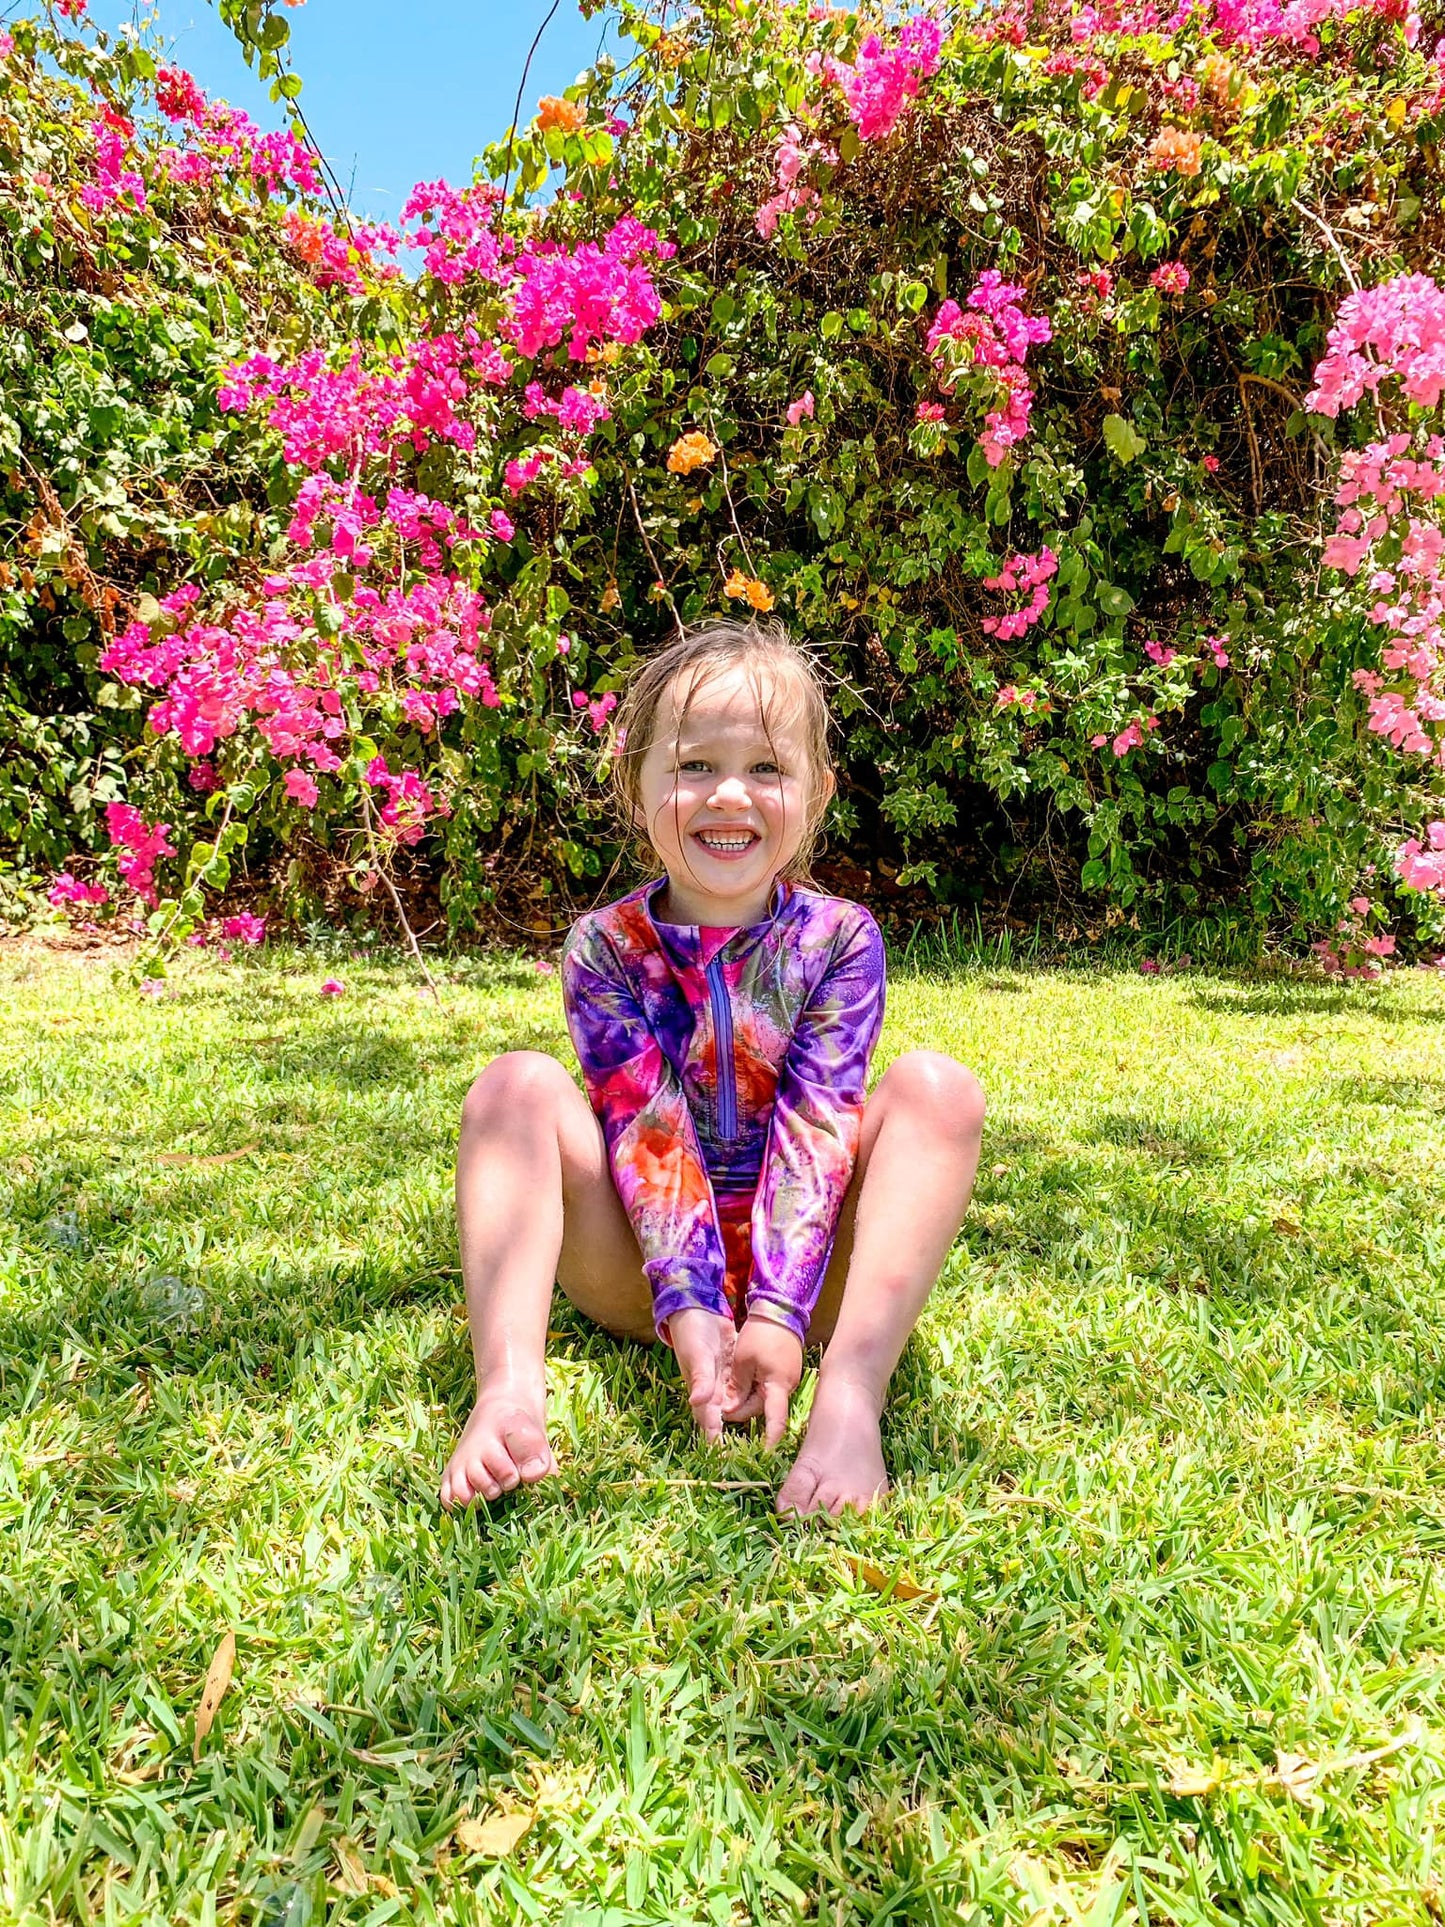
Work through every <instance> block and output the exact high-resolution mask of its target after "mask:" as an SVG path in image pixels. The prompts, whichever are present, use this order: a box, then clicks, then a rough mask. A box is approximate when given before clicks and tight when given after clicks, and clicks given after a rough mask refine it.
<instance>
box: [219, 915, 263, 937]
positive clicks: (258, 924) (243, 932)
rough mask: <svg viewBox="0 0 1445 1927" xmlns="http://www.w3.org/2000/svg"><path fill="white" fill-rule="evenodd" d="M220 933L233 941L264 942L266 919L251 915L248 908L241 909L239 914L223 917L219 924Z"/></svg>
mask: <svg viewBox="0 0 1445 1927" xmlns="http://www.w3.org/2000/svg"><path fill="white" fill-rule="evenodd" d="M221 935H222V936H223V937H229V938H230V939H231V940H232V941H233V942H235V943H264V942H265V941H266V919H265V918H264V917H253V916H252V915H251V913H250V911H249V910H243V911H242V912H241V913H240V915H239V916H235V917H227V918H226V919H225V921H224V922H223V923H222V925H221Z"/></svg>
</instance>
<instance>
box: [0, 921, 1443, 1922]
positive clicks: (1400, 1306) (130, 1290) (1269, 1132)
mask: <svg viewBox="0 0 1445 1927" xmlns="http://www.w3.org/2000/svg"><path fill="white" fill-rule="evenodd" d="M332 973H334V974H336V975H339V976H342V977H344V978H345V980H346V983H347V991H346V995H345V996H344V998H341V999H338V1000H334V1001H333V1000H325V999H322V998H321V997H319V996H318V994H317V993H318V986H319V984H320V982H321V980H322V979H323V978H324V977H325V976H327V975H328V974H332ZM445 979H446V981H445V982H444V986H443V989H444V996H445V1008H444V1010H442V1011H438V1010H437V1008H436V1007H435V1006H434V1005H433V1004H432V1003H431V1002H430V1000H429V999H427V998H425V997H423V996H421V995H419V994H418V992H417V989H416V986H415V981H414V979H413V978H412V977H411V976H410V975H409V974H408V973H407V972H406V971H405V970H404V969H402V968H401V967H400V966H391V965H388V964H386V963H383V962H371V961H356V960H353V959H351V958H342V957H341V956H340V955H339V954H326V955H318V953H316V952H311V953H306V952H300V951H296V952H282V953H279V954H278V955H276V956H274V957H268V958H264V959H259V960H258V959H248V960H246V961H244V962H241V963H238V964H236V965H232V966H231V967H230V968H223V967H221V966H218V965H215V964H211V963H208V962H206V961H205V960H204V959H200V958H194V959H190V960H188V961H187V962H186V963H185V964H184V965H183V966H182V967H181V969H180V971H179V972H178V974H177V976H176V978H175V979H174V980H173V984H172V986H171V988H170V989H169V990H168V992H167V994H166V995H165V996H164V997H163V998H161V999H157V1000H154V1001H151V1000H146V999H143V998H141V997H140V996H139V995H138V994H137V992H136V990H135V989H134V988H133V987H132V985H131V984H130V983H129V982H128V980H127V978H126V975H125V972H124V970H123V968H122V967H121V966H120V965H119V964H118V963H116V962H113V961H109V960H107V959H105V958H104V957H103V956H102V957H99V958H87V957H84V956H71V955H62V956H51V955H48V954H47V953H45V952H44V951H42V950H40V949H39V948H36V947H21V946H19V945H14V944H12V945H9V946H7V947H5V948H3V949H0V1022H3V1039H4V1042H3V1053H4V1054H3V1063H0V1167H3V1173H0V1185H3V1191H4V1200H5V1211H6V1230H5V1234H4V1243H3V1250H0V1700H3V1704H0V1918H3V1920H5V1921H7V1922H8V1921H12V1920H15V1921H18V1920H30V1919H35V1920H44V1919H48V1918H52V1917H57V1916H58V1917H62V1918H67V1919H70V1918H75V1919H79V1918H90V1917H94V1918H97V1919H104V1920H106V1921H107V1922H123V1921H131V1920H137V1921H139V1920H147V1921H157V1922H159V1921H167V1920H186V1921H191V1920H194V1921H209V1920H212V1919H226V1920H230V1919H238V1920H242V1921H246V1922H250V1921H252V1920H257V1921H262V1922H265V1923H267V1927H306V1924H307V1923H308V1922H310V1923H315V1927H320V1923H321V1922H322V1921H323V1920H324V1919H335V1920H347V1921H357V1922H361V1921H367V1922H372V1923H379V1922H381V1921H385V1920H388V1919H391V1920H396V1921H398V1922H408V1921H411V1920H413V1919H416V1920H420V1921H425V1922H432V1921H436V1920H447V1921H449V1920H452V1919H456V1920H464V1921H485V1922H493V1921H545V1922H548V1923H564V1924H566V1923H576V1924H577V1927H580V1924H581V1923H583V1922H588V1923H603V1922H606V1923H609V1924H610V1923H623V1922H632V1921H636V1922H644V1921H646V1922H659V1923H677V1922H698V1923H703V1922H715V1923H731V1922H738V1923H742V1922H754V1921H759V1922H761V1921H768V1922H784V1921H791V1920H794V1919H797V1918H800V1917H803V1916H805V1915H806V1916H808V1917H814V1916H816V1918H817V1919H819V1920H820V1921H824V1922H839V1923H842V1922H849V1923H863V1922H873V1923H882V1922H889V1921H929V1922H932V1921H938V1922H943V1921H949V1922H953V1921H961V1920H969V1921H977V1922H979V1923H983V1922H993V1921H999V1922H1003V1921H1010V1922H1018V1923H1025V1922H1030V1923H1035V1924H1036V1927H1053V1923H1059V1927H1068V1924H1069V1923H1076V1922H1077V1923H1082V1922H1085V1921H1087V1922H1088V1923H1089V1927H1112V1924H1113V1923H1116V1922H1124V1921H1126V1920H1133V1919H1137V1920H1139V1921H1140V1922H1150V1921H1180V1922H1185V1921H1187V1922H1219V1923H1226V1922H1227V1923H1231V1927H1234V1924H1235V1923H1238V1922H1240V1921H1241V1920H1247V1921H1250V1922H1257V1923H1259V1924H1260V1927H1265V1923H1271V1927H1273V1924H1275V1923H1291V1922H1296V1921H1299V1922H1321V1923H1325V1922H1329V1923H1334V1922H1347V1921H1348V1922H1356V1921H1358V1922H1366V1921H1369V1922H1382V1921H1387V1922H1394V1921H1421V1922H1424V1921H1427V1920H1431V1919H1433V1920H1436V1921H1438V1920H1439V1919H1441V1917H1442V1913H1445V1894H1442V1885H1441V1882H1442V1875H1441V1872H1440V1868H1439V1865H1438V1862H1437V1848H1436V1829H1437V1824H1438V1822H1437V1816H1438V1815H1439V1812H1440V1808H1441V1804H1442V1800H1445V1773H1442V1765H1445V1597H1442V1584H1441V1573H1442V1568H1441V1563H1440V1562H1441V1555H1442V1553H1445V1470H1442V1465H1441V1452H1442V1444H1445V984H1441V983H1439V982H1432V981H1427V980H1426V979H1425V978H1424V977H1423V976H1413V975H1407V974H1403V973H1402V974H1401V975H1400V976H1398V977H1395V978H1392V979H1390V980H1388V981H1387V982H1385V983H1382V984H1378V985H1358V986H1350V987H1340V986H1333V985H1328V984H1324V983H1318V982H1310V981H1301V980H1262V979H1248V978H1230V977H1223V976H1211V975H1208V974H1204V973H1201V972H1187V973H1183V974H1179V975H1173V976H1167V977H1154V978H1149V977H1142V976H1140V975H1138V974H1132V973H1129V972H1126V971H1123V970H1118V971H1112V972H1110V971H1096V972H1093V973H1085V972H1082V971H1080V972H1073V973H1071V972H1059V973H1045V972H1042V971H1039V972H1031V971H1024V970H1017V971H1003V972H997V971H995V972H993V973H990V972H989V971H988V970H986V969H983V968H977V969H957V970H954V971H952V972H934V973H932V974H928V973H922V974H908V973H904V972H901V971H900V972H898V973H897V974H896V975H895V980H894V987H893V990H892V995H891V1004H890V1015H889V1021H888V1027H887V1031H886V1033H885V1041H884V1048H883V1051H882V1053H881V1057H880V1068H881V1065H882V1063H886V1061H887V1060H888V1058H889V1057H890V1056H892V1055H894V1054H895V1053H897V1052H899V1051H902V1050H905V1049H908V1048H910V1047H913V1046H916V1045H932V1046H936V1047H943V1048H947V1049H950V1050H953V1051H955V1052H957V1053H958V1054H960V1055H961V1056H963V1057H965V1058H966V1059H967V1060H968V1061H969V1062H971V1063H972V1064H973V1065H974V1066H975V1068H976V1069H977V1070H978V1072H979V1074H980V1076H981V1077H982V1079H983V1081H984V1084H985V1086H986V1088H987V1090H988V1093H989V1096H990V1099H991V1104H992V1112H991V1118H990V1123H989V1128H988V1134H987V1136H986V1140H985V1150H984V1163H983V1168H982V1177H981V1182H980V1186H979V1191H978V1196H977V1201H976V1204H975V1207H974V1210H973V1212H972V1214H971V1216H970V1218H969V1220H968V1223H967V1225H966V1227H965V1231H964V1234H963V1237H962V1239H961V1240H960V1243H959V1246H958V1248H957V1250H956V1251H955V1254H954V1257H953V1258H952V1260H951V1261H950V1264H949V1267H948V1269H947V1272H946V1274H945V1277H944V1280H943V1282H942V1284H941V1286H940V1288H939V1290H938V1292H937V1293H936V1294H935V1297H934V1300H933V1302H932V1305H931V1307H930V1310H929V1312H928V1314H927V1316H926V1318H925V1321H924V1323H923V1326H922V1327H921V1329H920V1332H919V1334H918V1336H917V1337H916V1338H915V1340H914V1342H913V1343H912V1345H911V1346H910V1348H909V1350H908V1352H907V1353H906V1355H905V1359H904V1363H903V1365H902V1367H901V1369H900V1373H899V1378H898V1381H897V1384H896V1388H895V1389H896V1398H895V1401H894V1403H893V1405H892V1407H891V1410H890V1414H889V1418H888V1421H887V1428H886V1434H885V1443H886V1449H887V1452H888V1455H889V1459H890V1464H891V1466H892V1468H893V1472H894V1476H895V1478H896V1481H897V1486H898V1493H897V1498H896V1499H895V1501H894V1502H893V1504H892V1505H891V1506H890V1507H889V1508H888V1509H887V1510H886V1511H884V1512H882V1513H880V1514H878V1515H876V1516H874V1517H870V1518H868V1519H867V1520H863V1521H859V1520H856V1519H854V1520H851V1521H847V1522H844V1523H842V1524H840V1525H834V1524H831V1523H817V1522H814V1523H810V1524H807V1525H801V1526H800V1525H797V1524H784V1523H782V1522H780V1521H779V1520H778V1519H777V1518H776V1517H775V1516H774V1514H773V1512H772V1509H771V1491H772V1488H773V1486H774V1485H775V1484H776V1481H777V1479H778V1477H779V1476H780V1473H781V1470H782V1465H783V1461H782V1460H781V1458H779V1459H773V1458H771V1457H770V1456H769V1455H768V1454H767V1453H766V1452H765V1451H764V1450H763V1449H762V1448H761V1446H759V1445H758V1444H756V1443H755V1442H752V1441H750V1440H747V1439H742V1438H738V1439H736V1440H735V1441H733V1442H731V1443H730V1444H729V1445H728V1446H727V1447H726V1448H725V1449H724V1450H723V1451H722V1452H720V1453H712V1452H709V1451H708V1449H706V1448H705V1447H703V1446H702V1445H700V1444H699V1443H697V1442H695V1439H694V1436H693V1434H692V1431H691V1427H690V1421H689V1419H688V1416H687V1412H686V1407H685V1405H684V1403H683V1401H682V1399H681V1397H680V1394H679V1389H678V1385H677V1382H676V1376H675V1373H674V1371H673V1368H672V1364H671V1360H670V1358H669V1357H667V1356H666V1355H663V1354H659V1353H657V1352H655V1351H645V1350H642V1349H637V1348H623V1347H619V1346H617V1345H614V1344H612V1343H611V1342H610V1341H608V1340H606V1339H604V1338H602V1337H601V1336H599V1335H598V1334H596V1333H594V1332H591V1331H588V1330H585V1329H583V1328H582V1327H581V1326H580V1324H579V1322H578V1320H577V1319H576V1318H575V1317H574V1316H573V1315H572V1314H571V1313H570V1311H569V1310H568V1309H567V1307H566V1306H565V1305H563V1304H561V1303H560V1302H559V1304H558V1307H557V1309H556V1312H555V1324H556V1327H557V1330H556V1333H555V1334H554V1340H553V1344H552V1348H551V1359H550V1372H549V1376H550V1383H551V1400H552V1419H553V1429H554V1437H555V1442H556V1445H557V1449H558V1455H559V1457H560V1459H561V1461H562V1476H561V1477H560V1479H558V1480H556V1481H555V1482H553V1483H551V1484H549V1485H548V1486H546V1487H544V1488H541V1489H539V1490H537V1491H534V1492H531V1493H528V1494H526V1495H524V1496H521V1497H515V1498H513V1499H511V1500H508V1501H504V1502H502V1503H500V1504H499V1505H497V1506H495V1507H493V1508H492V1509H491V1511H490V1512H487V1511H485V1510H484V1511H483V1512H482V1513H481V1514H480V1516H471V1517H464V1516H458V1517H454V1518H449V1517H446V1516H444V1515H443V1514H441V1513H440V1512H439V1510H438V1508H437V1505H436V1499H435V1494H436V1486H437V1480H438V1477H439V1474H440V1471H441V1468H442V1465H443V1463H444V1461H445V1458H446V1455H447V1452H448V1449H449V1447H450V1445H451V1442H452V1440H453V1438H454V1436H455V1434H456V1431H457V1429H458V1427H459V1426H460V1424H461V1422H462V1419H463V1417H464V1415H465V1411H466V1408H467V1396H468V1388H469V1362H468V1357H467V1352H466V1345H465V1333H464V1327H463V1324H462V1323H461V1321H460V1319H459V1317H458V1305H459V1300H460V1285H459V1279H458V1275H457V1272H456V1269H455V1265H456V1259H455V1254H454V1250H453V1227H452V1217H451V1208H450V1195H449V1194H450V1157H451V1150H452V1143H453V1135H454V1130H455V1123H456V1117H457V1111H458V1106H459V1104H460V1100H461V1097H462V1093H463V1092H464V1090H465V1089H466V1086H467V1084H468V1081H469V1080H470V1078H471V1077H472V1076H473V1075H474V1073H475V1072H476V1070H477V1069H478V1068H479V1067H480V1066H481V1065H482V1064H483V1063H485V1062H486V1061H487V1059H488V1058H489V1057H490V1056H491V1055H492V1054H493V1053H495V1052H497V1051H500V1050H503V1049H506V1048H509V1047H514V1046H519V1045H526V1046H532V1047H538V1048H544V1049H557V1050H565V1048H566V1046H565V1032H564V1029H563V1025H562V1019H561V1008H560V1000H559V996H558V990H557V982H556V979H555V977H548V976H545V975H543V974H540V973H539V972H538V971H537V970H536V969H535V968H534V967H533V965H532V964H530V963H529V962H527V961H526V960H524V959H517V958H511V959H507V958H490V959H477V960H463V961H458V962H454V963H451V964H449V965H448V966H447V967H446V971H445ZM810 1383H811V1379H810V1378H809V1379H805V1381H804V1388H803V1391H804V1395H806V1393H807V1390H808V1386H809V1384H810ZM900 1582H901V1583H900ZM228 1631H231V1632H234V1635H235V1640H236V1655H235V1667H234V1677H233V1679H232V1681H231V1684H230V1687H229V1690H228V1691H227V1692H226V1694H225V1696H224V1698H223V1699H222V1701H221V1703H220V1707H219V1711H218V1712H217V1713H216V1716H215V1721H214V1725H213V1726H212V1727H211V1729H210V1731H209V1733H207V1734H206V1735H205V1736H204V1737H203V1739H202V1741H201V1744H200V1746H199V1749H198V1751H199V1758H198V1759H197V1758H196V1757H195V1756H196V1753H197V1748H196V1744H195V1740H196V1734H195V1711H196V1706H197V1702H198V1700H199V1698H200V1695H201V1689H202V1683H203V1680H204V1678H205V1676H206V1673H207V1668H208V1666H209V1665H210V1663H211V1660H212V1657H213V1655H214V1654H215V1653H216V1651H217V1648H218V1646H219V1645H220V1644H221V1642H222V1639H223V1636H224V1635H225V1634H226V1633H227V1632H228ZM508 1821H510V1824H506V1823H507V1822H508ZM524 1823H527V1824H526V1830H525V1831H520V1829H521V1828H522V1826H523V1824H524ZM509 1840H511V1841H512V1842H513V1844H511V1845H510V1847H509V1848H508V1850H507V1851H500V1849H502V1848H504V1847H507V1843H508V1841H509Z"/></svg>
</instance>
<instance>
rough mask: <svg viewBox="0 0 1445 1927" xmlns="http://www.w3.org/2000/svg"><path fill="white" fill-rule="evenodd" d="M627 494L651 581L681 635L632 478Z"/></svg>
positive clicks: (675, 607)
mask: <svg viewBox="0 0 1445 1927" xmlns="http://www.w3.org/2000/svg"><path fill="white" fill-rule="evenodd" d="M627 493H628V495H629V496H630V497H631V498H632V519H633V520H634V521H635V522H636V524H637V533H638V534H639V535H640V536H641V537H642V546H643V548H645V549H646V550H647V559H648V561H649V562H650V563H651V564H652V579H653V581H654V582H656V583H657V585H658V587H659V588H660V589H661V590H662V593H663V594H664V596H666V598H667V606H668V608H669V609H671V611H672V619H673V621H674V622H675V623H676V624H677V629H678V634H679V635H681V633H682V617H681V616H680V615H679V614H678V613H677V604H676V603H675V602H674V601H673V599H672V591H671V590H670V589H669V588H668V586H667V584H666V583H665V582H664V581H663V579H662V567H661V564H660V563H659V562H658V559H657V557H656V556H655V555H654V554H653V552H652V544H651V543H650V542H649V541H648V539H647V530H646V529H645V528H644V527H643V526H642V510H641V509H640V508H639V507H638V506H637V490H636V489H635V488H634V487H633V486H632V477H631V476H630V475H629V476H628V478H627Z"/></svg>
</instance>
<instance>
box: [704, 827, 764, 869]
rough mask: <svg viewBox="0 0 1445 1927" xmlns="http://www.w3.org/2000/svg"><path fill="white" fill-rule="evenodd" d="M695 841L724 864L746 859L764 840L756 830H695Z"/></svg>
mask: <svg viewBox="0 0 1445 1927" xmlns="http://www.w3.org/2000/svg"><path fill="white" fill-rule="evenodd" d="M692 835H693V841H694V842H696V843H700V844H701V845H702V847H703V848H704V849H705V850H706V851H707V853H708V855H709V856H711V857H718V858H720V859H721V860H722V862H724V863H732V862H736V861H737V860H738V859H739V858H741V857H745V856H747V855H748V854H749V852H750V851H751V850H752V849H753V847H754V846H755V845H756V844H758V843H760V842H761V841H762V839H761V838H760V837H759V835H758V833H757V831H756V830H694V831H693V833H692Z"/></svg>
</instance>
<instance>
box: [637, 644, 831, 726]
mask: <svg viewBox="0 0 1445 1927" xmlns="http://www.w3.org/2000/svg"><path fill="white" fill-rule="evenodd" d="M790 682H791V678H789V677H787V676H784V675H780V674H778V673H777V672H776V671H775V670H772V669H770V668H769V667H768V666H767V665H766V664H764V663H738V664H736V665H734V666H731V667H728V668H724V669H716V670H711V671H706V672H701V673H695V674H693V675H691V676H689V675H687V674H683V675H679V676H678V677H676V678H675V680H674V681H673V683H672V684H671V686H670V687H669V689H668V691H667V695H666V698H665V699H664V701H663V703H662V705H661V709H662V714H661V716H660V717H659V721H660V722H661V723H662V725H663V728H662V731H661V732H660V733H661V734H665V735H668V736H674V735H676V733H677V730H678V727H679V725H680V726H681V728H682V732H683V734H684V735H685V736H687V737H688V738H689V739H691V738H694V737H698V736H701V735H703V734H704V733H706V732H708V731H723V730H726V731H727V732H728V734H730V735H732V734H735V733H737V732H739V731H743V730H749V731H755V732H756V733H757V734H758V735H759V736H762V737H767V736H774V737H780V736H791V735H793V734H794V733H795V732H796V731H797V729H798V725H799V723H800V721H801V704H800V703H799V702H798V700H797V692H796V691H795V690H794V689H792V688H791V687H790V686H789V685H790Z"/></svg>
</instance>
